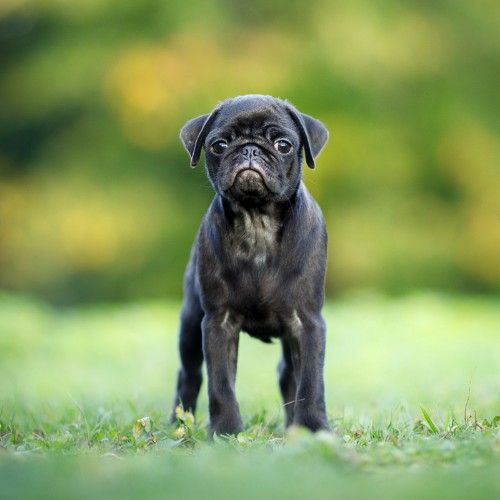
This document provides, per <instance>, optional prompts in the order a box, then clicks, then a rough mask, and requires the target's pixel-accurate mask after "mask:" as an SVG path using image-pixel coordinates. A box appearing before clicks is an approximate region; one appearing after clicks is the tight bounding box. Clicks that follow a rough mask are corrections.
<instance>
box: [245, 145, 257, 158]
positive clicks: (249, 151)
mask: <svg viewBox="0 0 500 500" xmlns="http://www.w3.org/2000/svg"><path fill="white" fill-rule="evenodd" d="M241 155H242V156H245V157H247V158H252V157H253V156H260V149H259V148H258V147H257V146H254V145H253V144H247V145H245V146H243V147H242V148H241Z"/></svg>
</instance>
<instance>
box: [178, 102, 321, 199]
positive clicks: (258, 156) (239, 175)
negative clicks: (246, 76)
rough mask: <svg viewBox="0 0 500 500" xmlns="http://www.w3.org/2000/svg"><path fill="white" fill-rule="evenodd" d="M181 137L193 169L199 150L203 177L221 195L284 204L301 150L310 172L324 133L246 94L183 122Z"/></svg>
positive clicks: (316, 124)
mask: <svg viewBox="0 0 500 500" xmlns="http://www.w3.org/2000/svg"><path fill="white" fill-rule="evenodd" d="M181 139H182V141H183V142H184V145H185V147H186V149H187V150H188V152H189V154H190V156H191V166H193V167H194V166H196V165H197V164H198V162H199V160H200V156H201V150H202V148H204V149H205V158H206V166H207V171H208V175H209V178H210V180H211V182H212V184H213V185H214V188H215V189H216V191H217V192H218V193H219V194H220V195H221V196H223V197H225V198H228V199H230V200H236V201H238V202H241V203H245V202H247V203H261V202H265V201H284V200H287V199H289V198H290V197H291V196H292V195H293V194H294V193H295V191H296V190H297V188H298V185H299V182H300V178H301V172H302V156H303V155H302V151H303V152H304V156H305V160H306V163H307V165H308V166H309V167H310V168H315V163H314V159H315V158H316V157H317V156H318V154H319V152H320V151H321V149H322V148H323V146H324V145H325V144H326V141H327V139H328V131H327V129H326V128H325V126H324V125H323V124H322V123H321V122H320V121H319V120H316V119H315V118H312V117H311V116H308V115H305V114H303V113H300V112H299V111H297V110H296V109H295V108H294V107H293V106H292V105H291V104H289V103H287V102H285V101H282V100H281V99H277V98H274V97H270V96H263V95H246V96H241V97H235V98H233V99H228V100H227V101H224V102H222V103H220V104H219V105H218V106H217V107H216V108H215V109H214V110H213V111H212V112H211V113H209V114H206V115H202V116H199V117H198V118H194V119H192V120H190V121H189V122H187V123H186V125H185V126H184V127H183V129H182V130H181Z"/></svg>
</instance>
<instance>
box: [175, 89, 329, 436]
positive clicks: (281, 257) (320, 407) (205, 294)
mask: <svg viewBox="0 0 500 500" xmlns="http://www.w3.org/2000/svg"><path fill="white" fill-rule="evenodd" d="M180 136H181V139H182V141H183V143H184V146H185V147H186V149H187V151H188V153H189V155H190V157H191V166H192V167H195V166H196V165H197V164H198V162H199V161H200V156H201V152H202V149H204V151H205V161H206V170H207V174H208V178H209V180H210V182H211V184H212V185H213V188H214V190H215V197H214V199H213V201H212V204H211V205H210V207H209V208H208V210H207V212H206V214H205V216H204V218H203V220H202V222H201V226H200V229H199V232H198V236H197V238H196V241H195V243H194V246H193V249H192V252H191V258H190V260H189V263H188V265H187V269H186V273H185V277H184V302H183V306H182V312H181V324H180V335H179V351H180V361H181V367H180V370H179V373H178V380H177V393H176V396H175V401H174V408H175V407H177V406H178V405H182V406H183V407H184V409H186V410H190V411H192V412H193V413H194V411H195V409H196V401H197V397H198V393H199V391H200V386H201V383H202V364H203V361H205V362H206V368H207V376H208V400H209V413H210V424H209V432H210V436H213V434H214V433H216V434H220V435H225V434H237V433H239V432H241V431H242V430H243V422H242V419H241V415H240V410H239V406H238V402H237V399H236V395H235V379H236V365H237V357H238V339H239V334H240V332H241V331H243V332H246V333H248V334H249V335H250V336H252V337H255V338H257V339H260V340H262V341H264V342H270V341H271V339H272V338H277V339H279V340H280V341H281V344H282V352H283V355H282V359H281V361H280V364H279V368H278V370H279V386H280V389H281V393H282V396H283V401H284V403H285V405H284V406H285V410H286V425H287V426H289V425H291V424H295V425H300V426H305V427H307V428H309V429H311V430H312V431H317V430H320V429H324V430H329V429H330V426H329V423H328V418H327V415H326V408H325V398H324V381H323V366H324V358H325V339H326V327H325V322H324V320H323V318H322V315H321V309H322V306H323V300H324V285H325V271H326V259H327V233H326V226H325V222H324V219H323V215H322V212H321V210H320V208H319V206H318V205H317V203H316V201H315V200H314V199H313V197H312V196H311V194H310V193H309V192H308V190H307V189H306V187H305V185H304V183H303V181H302V164H303V159H305V162H306V164H307V165H308V167H309V168H311V169H314V168H315V158H316V157H317V156H318V154H319V153H320V151H321V150H322V149H323V147H324V145H325V144H326V142H327V140H328V131H327V129H326V127H325V126H324V125H323V124H322V123H321V122H320V121H319V120H317V119H315V118H313V117H311V116H308V115H305V114H303V113H300V112H299V111H298V110H297V109H296V108H295V107H294V106H292V105H291V104H290V103H288V102H287V101H283V100H281V99H278V98H274V97H270V96H263V95H245V96H240V97H235V98H232V99H228V100H226V101H223V102H221V103H220V104H219V105H218V106H217V107H216V108H215V109H214V110H213V111H212V112H211V113H209V114H205V115H202V116H199V117H197V118H194V119H192V120H190V121H188V122H187V123H186V125H185V126H184V127H183V128H182V130H181V134H180ZM255 369H256V370H259V369H260V368H259V366H258V360H256V362H255ZM172 420H173V421H175V413H174V415H173V418H172Z"/></svg>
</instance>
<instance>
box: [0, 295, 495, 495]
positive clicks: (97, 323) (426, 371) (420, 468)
mask: <svg viewBox="0 0 500 500" xmlns="http://www.w3.org/2000/svg"><path fill="white" fill-rule="evenodd" d="M179 307H180V304H178V303H168V302H144V303H136V304H127V305H113V306H110V305H106V306H104V305H103V306H92V307H85V308H83V307H82V308H78V309H70V310H62V311H61V310H55V309H52V308H50V307H49V306H47V305H46V304H44V303H40V302H38V301H35V300H30V299H28V298H25V297H19V296H15V295H14V296H13V295H9V294H2V295H0V498H2V499H3V498H6V499H7V498H23V499H27V498H50V499H57V498H61V499H66V498H137V497H141V496H144V497H145V496H148V497H149V498H180V499H181V498H182V499H191V498H212V497H213V498H221V499H225V498H228V499H229V498H238V499H242V500H244V499H246V498H249V499H250V498H264V499H265V498H273V499H278V498H307V497H310V498H334V497H339V498H422V497H426V498H433V497H435V498H440V499H445V498H450V499H451V498H454V499H456V498H464V499H465V498H471V497H473V498H494V497H498V496H499V495H500V465H499V463H500V460H499V458H500V432H499V429H500V422H499V418H496V417H497V416H498V415H500V370H499V368H498V366H499V361H498V360H500V301H499V300H498V299H484V298H482V299H481V298H475V297H451V296H447V295H441V294H431V293H420V294H413V295H410V296H406V297H403V298H397V299H388V298H385V297H383V296H380V295H377V294H374V293H364V294H358V295H353V296H350V297H345V298H344V299H342V300H339V301H337V302H333V303H329V304H327V306H326V307H325V317H326V320H327V323H328V327H329V331H328V351H327V365H326V370H325V379H326V397H327V405H328V410H329V416H330V419H331V423H332V427H333V430H334V431H333V433H331V434H327V433H319V434H317V435H312V434H310V433H308V432H306V431H303V430H300V429H292V430H291V431H290V432H288V433H285V431H284V428H283V411H282V408H281V402H280V397H279V393H278V388H277V374H276V365H277V362H278V359H279V346H278V345H277V344H275V345H265V344H262V343H260V342H257V341H255V340H253V339H249V338H248V337H247V336H245V335H242V339H241V344H240V362H239V371H238V385H237V392H238V397H239V401H240V407H241V410H242V414H243V418H244V420H245V423H246V427H247V430H246V432H245V433H243V434H241V435H240V436H238V438H232V439H229V440H217V441H216V442H215V443H214V444H208V443H207V442H206V424H207V398H206V389H205V387H204V388H203V389H202V396H201V400H200V406H199V410H198V415H197V421H196V422H195V423H193V422H192V421H191V419H190V416H189V415H180V417H182V418H184V424H183V425H182V426H181V427H180V428H177V427H175V426H171V425H169V423H168V418H167V413H168V412H169V411H170V410H171V408H170V404H171V401H172V399H173V389H174V378H175V372H176V370H177V348H176V332H177V317H178V312H179Z"/></svg>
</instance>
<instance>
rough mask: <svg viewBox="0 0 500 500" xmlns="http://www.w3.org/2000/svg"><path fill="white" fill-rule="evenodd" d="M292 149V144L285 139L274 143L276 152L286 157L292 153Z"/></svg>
mask: <svg viewBox="0 0 500 500" xmlns="http://www.w3.org/2000/svg"><path fill="white" fill-rule="evenodd" d="M292 148H293V146H292V144H291V143H290V142H288V141H286V140H285V139H280V140H279V141H276V142H275V143H274V149H276V151H278V152H279V153H281V154H284V155H285V154H287V153H290V151H291V150H292Z"/></svg>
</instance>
